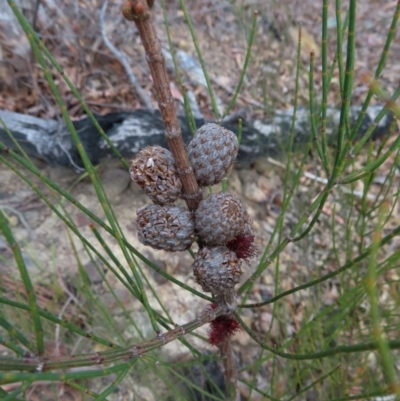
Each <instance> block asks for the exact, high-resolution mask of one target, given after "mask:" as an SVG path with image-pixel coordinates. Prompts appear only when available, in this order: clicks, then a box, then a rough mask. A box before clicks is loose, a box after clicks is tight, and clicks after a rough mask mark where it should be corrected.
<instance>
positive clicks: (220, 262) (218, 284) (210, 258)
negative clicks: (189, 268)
mask: <svg viewBox="0 0 400 401" xmlns="http://www.w3.org/2000/svg"><path fill="white" fill-rule="evenodd" d="M240 265H241V261H240V260H239V259H238V258H237V257H236V254H235V253H234V252H232V251H230V250H229V249H228V248H226V247H224V246H217V247H214V248H208V247H204V248H202V249H200V251H199V252H198V253H197V255H196V257H195V259H194V262H193V274H194V276H195V277H196V281H197V282H198V283H199V284H200V285H201V287H202V289H203V291H205V292H212V293H214V294H223V293H225V292H230V291H231V290H232V289H233V288H234V286H235V285H236V284H237V283H238V282H239V280H240V276H241V275H242V271H241V269H240Z"/></svg>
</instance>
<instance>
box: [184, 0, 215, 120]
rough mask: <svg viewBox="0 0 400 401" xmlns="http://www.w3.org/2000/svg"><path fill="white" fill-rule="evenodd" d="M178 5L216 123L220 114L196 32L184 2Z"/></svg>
mask: <svg viewBox="0 0 400 401" xmlns="http://www.w3.org/2000/svg"><path fill="white" fill-rule="evenodd" d="M179 4H180V6H181V8H182V11H183V15H184V16H185V20H186V23H187V24H188V27H189V31H190V35H191V36H192V41H193V45H194V47H195V49H196V53H197V57H198V58H199V61H200V65H201V69H202V70H203V74H204V78H205V80H206V83H207V89H208V93H209V95H210V100H211V105H212V108H213V111H214V114H215V119H216V120H217V121H219V120H220V114H219V110H218V106H217V102H216V99H215V95H214V90H213V88H212V85H211V80H210V77H209V75H208V71H207V66H206V63H205V61H204V58H203V54H202V53H201V49H200V46H199V41H198V40H197V35H196V31H195V29H194V26H193V23H192V19H191V18H190V15H189V13H188V10H187V8H186V3H185V1H184V0H179Z"/></svg>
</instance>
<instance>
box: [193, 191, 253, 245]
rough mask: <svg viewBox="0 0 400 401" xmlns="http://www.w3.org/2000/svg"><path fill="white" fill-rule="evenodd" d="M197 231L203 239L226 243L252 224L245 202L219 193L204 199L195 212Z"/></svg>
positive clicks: (204, 241)
mask: <svg viewBox="0 0 400 401" xmlns="http://www.w3.org/2000/svg"><path fill="white" fill-rule="evenodd" d="M195 224H196V232H197V235H198V236H199V238H200V239H201V241H202V242H203V243H205V244H210V245H224V244H226V243H227V242H229V241H231V240H233V239H234V238H235V237H236V236H237V235H238V234H240V233H241V232H243V231H244V230H248V229H249V227H251V225H252V221H251V219H250V216H249V215H248V213H247V211H246V208H245V207H244V205H243V203H242V202H241V201H240V200H239V199H238V198H236V197H234V196H233V195H229V194H227V193H219V194H213V195H209V196H208V197H207V198H206V199H204V200H202V201H201V202H200V204H199V207H198V209H197V210H196V212H195Z"/></svg>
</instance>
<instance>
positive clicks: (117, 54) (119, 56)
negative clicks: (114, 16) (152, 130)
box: [100, 0, 154, 112]
mask: <svg viewBox="0 0 400 401" xmlns="http://www.w3.org/2000/svg"><path fill="white" fill-rule="evenodd" d="M107 5H108V0H104V2H103V6H102V7H101V11H100V28H101V36H102V38H103V41H104V43H105V45H106V46H107V47H108V48H109V49H110V51H111V52H112V53H113V54H114V56H115V57H116V58H117V59H118V61H119V62H120V63H121V64H122V66H123V67H124V69H125V72H126V74H127V75H128V78H129V81H130V82H131V84H132V85H133V86H134V87H135V90H136V93H137V95H138V96H139V97H140V99H141V101H142V102H143V103H144V105H145V106H146V108H147V110H149V111H151V112H152V111H154V107H153V105H152V103H151V100H150V97H149V96H148V95H147V93H146V92H145V91H144V90H143V89H142V86H141V85H140V82H139V80H138V79H137V78H136V75H135V74H134V73H133V71H132V68H131V64H132V63H131V62H130V61H129V58H128V56H127V55H126V54H125V53H124V52H121V51H120V50H118V49H117V48H116V47H115V46H114V45H113V44H112V43H111V41H110V39H108V37H107V32H106V26H105V22H104V16H105V14H106V10H107Z"/></svg>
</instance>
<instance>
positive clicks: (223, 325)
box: [208, 315, 240, 346]
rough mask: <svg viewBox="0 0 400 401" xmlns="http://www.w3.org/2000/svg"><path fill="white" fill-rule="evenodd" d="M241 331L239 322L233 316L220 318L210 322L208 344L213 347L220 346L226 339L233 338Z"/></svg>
mask: <svg viewBox="0 0 400 401" xmlns="http://www.w3.org/2000/svg"><path fill="white" fill-rule="evenodd" d="M239 330H240V325H239V323H238V321H237V320H236V319H235V318H233V317H232V316H228V315H222V316H218V317H217V318H215V319H214V320H212V321H211V322H210V330H209V332H208V342H209V343H210V344H211V345H215V346H218V345H219V344H221V343H222V341H224V340H225V339H226V338H228V337H231V336H233V335H234V334H235V333H236V332H237V331H239Z"/></svg>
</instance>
